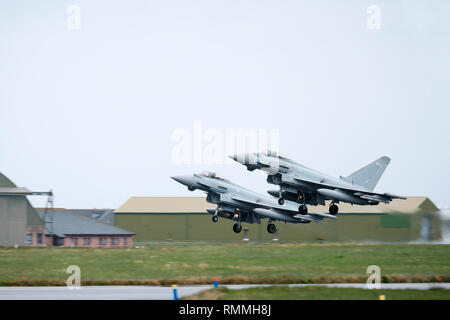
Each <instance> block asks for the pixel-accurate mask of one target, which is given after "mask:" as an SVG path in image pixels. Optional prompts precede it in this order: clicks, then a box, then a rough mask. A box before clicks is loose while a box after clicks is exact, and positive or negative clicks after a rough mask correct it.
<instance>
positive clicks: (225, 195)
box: [171, 172, 336, 233]
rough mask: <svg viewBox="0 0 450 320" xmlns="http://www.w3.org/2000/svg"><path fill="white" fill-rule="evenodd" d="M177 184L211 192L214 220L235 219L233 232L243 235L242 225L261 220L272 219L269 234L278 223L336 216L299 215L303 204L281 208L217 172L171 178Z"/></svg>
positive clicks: (317, 219) (288, 203) (208, 194)
mask: <svg viewBox="0 0 450 320" xmlns="http://www.w3.org/2000/svg"><path fill="white" fill-rule="evenodd" d="M171 178H172V179H174V180H175V181H177V182H179V183H181V184H183V185H185V186H187V187H188V190H190V191H194V190H196V189H199V190H202V191H204V192H206V193H207V197H206V201H207V202H209V203H213V204H216V205H217V208H216V209H208V210H207V211H208V213H211V214H212V215H213V217H212V221H213V222H217V221H218V220H219V217H223V218H227V219H231V220H234V221H235V222H236V223H235V224H234V225H233V231H234V232H236V233H239V232H241V230H242V226H241V223H242V222H247V223H261V219H264V218H268V219H269V222H268V224H267V231H268V232H269V233H274V232H275V231H277V228H276V226H275V225H274V224H273V222H274V221H276V220H278V221H284V222H290V223H310V222H311V221H315V222H319V221H321V220H323V219H324V218H332V219H335V218H336V217H335V216H333V215H330V214H327V213H320V212H314V213H308V214H307V213H302V214H299V207H300V206H299V205H298V204H297V203H295V202H291V201H286V202H285V203H284V205H283V206H281V205H279V204H278V202H277V200H276V199H275V198H273V197H269V196H264V195H260V194H258V193H256V192H254V191H251V190H249V189H246V188H243V187H241V186H238V185H237V184H235V183H233V182H231V181H229V180H226V179H224V178H221V177H219V176H217V175H216V174H215V173H214V172H204V173H200V174H193V175H185V176H175V177H171Z"/></svg>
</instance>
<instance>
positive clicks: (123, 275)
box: [0, 242, 450, 286]
mask: <svg viewBox="0 0 450 320" xmlns="http://www.w3.org/2000/svg"><path fill="white" fill-rule="evenodd" d="M70 265H78V266H79V267H80V268H81V283H82V285H114V284H123V285H126V284H148V285H152V284H154V285H169V284H173V283H177V284H179V285H181V284H205V283H206V284H207V283H211V281H212V278H213V277H219V278H220V281H221V283H326V282H330V283H337V282H341V283H351V282H353V283H355V282H359V283H363V282H366V279H367V277H368V275H367V274H366V269H367V266H369V265H378V266H379V267H380V268H381V274H382V281H383V282H450V245H419V244H414V245H407V244H382V245H362V244H292V243H286V244H283V243H269V244H253V243H198V242H196V243H188V242H186V243H175V242H166V243H147V244H145V247H144V248H140V249H136V248H132V249H126V248H114V249H111V248H98V249H96V248H57V247H49V248H18V249H15V248H0V285H3V286H4V285H65V279H66V278H67V277H68V276H69V275H68V274H67V273H66V268H67V267H68V266H70Z"/></svg>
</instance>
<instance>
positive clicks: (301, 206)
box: [298, 204, 308, 215]
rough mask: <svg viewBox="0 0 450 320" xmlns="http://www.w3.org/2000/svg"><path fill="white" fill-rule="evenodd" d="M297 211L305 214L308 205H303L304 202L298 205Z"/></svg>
mask: <svg viewBox="0 0 450 320" xmlns="http://www.w3.org/2000/svg"><path fill="white" fill-rule="evenodd" d="M298 212H299V213H300V214H303V215H305V214H307V213H308V207H307V206H305V205H304V204H301V205H300V207H298Z"/></svg>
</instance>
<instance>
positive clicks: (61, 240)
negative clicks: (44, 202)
mask: <svg viewBox="0 0 450 320" xmlns="http://www.w3.org/2000/svg"><path fill="white" fill-rule="evenodd" d="M37 212H38V214H39V216H40V217H41V218H43V215H44V209H37ZM48 216H49V217H51V221H53V223H50V222H48V223H46V234H45V243H46V244H47V245H52V244H53V245H55V246H65V247H132V246H133V236H134V233H131V232H128V231H126V230H123V229H121V228H118V227H116V226H113V225H111V224H108V223H105V222H101V221H99V220H96V219H93V218H90V217H87V216H85V215H83V214H80V213H77V212H74V211H71V210H70V209H53V210H50V211H49V213H48ZM52 228H53V229H52ZM51 234H53V238H52V236H51Z"/></svg>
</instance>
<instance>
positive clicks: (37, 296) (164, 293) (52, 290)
mask: <svg viewBox="0 0 450 320" xmlns="http://www.w3.org/2000/svg"><path fill="white" fill-rule="evenodd" d="M268 286H273V285H226V287H227V288H229V289H245V288H251V287H268ZM288 286H290V287H304V286H326V287H340V288H362V289H367V285H366V284H359V283H350V284H290V285H288ZM210 288H212V286H210V285H201V286H179V287H178V296H179V297H184V296H188V295H191V294H194V293H197V292H199V291H201V290H206V289H210ZM431 288H444V289H450V283H386V284H382V285H381V289H387V290H389V289H416V290H427V289H431ZM171 299H173V292H172V288H171V287H162V286H84V287H81V288H80V289H69V288H67V287H0V300H171Z"/></svg>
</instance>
